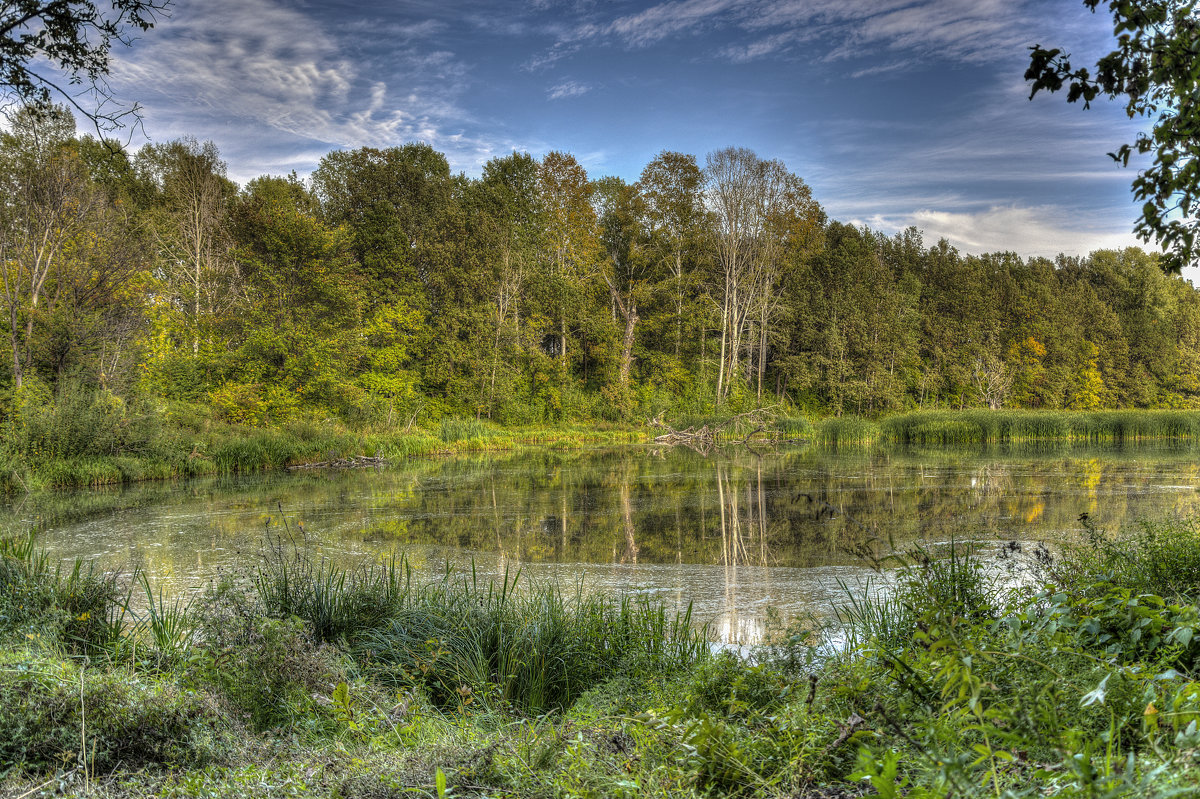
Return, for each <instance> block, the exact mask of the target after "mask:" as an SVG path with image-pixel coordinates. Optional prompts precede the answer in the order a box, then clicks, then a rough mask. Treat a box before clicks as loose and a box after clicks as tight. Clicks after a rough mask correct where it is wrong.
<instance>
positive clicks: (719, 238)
mask: <svg viewBox="0 0 1200 799" xmlns="http://www.w3.org/2000/svg"><path fill="white" fill-rule="evenodd" d="M704 178H705V183H706V191H705V200H706V202H707V203H708V206H709V210H710V212H711V214H712V223H713V231H712V233H713V237H714V244H715V250H716V259H717V263H718V265H719V266H720V269H721V280H722V284H721V365H720V369H719V371H718V375H717V402H718V403H720V401H721V400H722V399H723V398H724V397H725V395H726V394H728V392H729V383H730V381H732V379H733V377H734V376H735V375H736V373H737V369H738V361H739V358H740V355H741V348H742V345H743V343H744V342H745V341H747V340H748V335H747V334H748V333H749V332H750V331H749V330H748V328H749V327H750V326H751V323H752V322H757V323H758V325H759V333H760V335H759V339H758V342H757V344H758V347H757V348H756V349H757V351H758V357H759V364H760V368H759V370H758V393H759V397H760V398H761V396H762V376H763V371H762V368H761V365H762V364H763V363H764V359H765V356H766V346H767V338H766V335H767V328H768V325H769V324H770V322H771V318H772V316H773V314H774V312H775V310H776V305H777V303H776V298H775V296H774V295H775V289H776V287H777V286H778V284H779V281H780V278H781V272H782V269H783V268H784V265H785V263H786V260H787V259H786V258H785V256H787V255H789V254H791V255H795V254H797V253H798V252H802V251H804V250H807V249H808V248H810V247H811V246H812V245H813V244H815V243H816V242H817V241H819V237H820V226H821V224H822V223H823V222H824V217H823V213H822V211H821V207H820V206H819V205H818V204H817V203H816V202H815V201H814V200H813V199H812V194H811V192H810V191H809V189H808V186H806V185H805V184H804V181H802V180H800V178H798V177H796V176H795V175H793V174H791V173H790V172H788V171H787V167H785V166H784V165H783V163H782V162H780V161H764V160H762V159H761V158H759V157H758V156H757V155H755V154H754V153H753V152H752V151H750V150H747V149H745V148H740V147H737V148H735V147H727V148H725V149H724V150H719V151H717V152H714V153H709V154H708V157H707V159H706V163H705V167H704ZM750 363H751V361H750V356H749V355H748V356H747V361H746V364H747V370H748V369H749V365H750ZM727 377H728V380H727ZM749 377H750V375H749V372H748V371H747V379H749Z"/></svg>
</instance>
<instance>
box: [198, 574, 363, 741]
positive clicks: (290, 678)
mask: <svg viewBox="0 0 1200 799" xmlns="http://www.w3.org/2000/svg"><path fill="white" fill-rule="evenodd" d="M195 612H196V614H197V617H198V621H197V622H196V641H197V645H198V646H199V648H200V651H201V652H202V653H203V654H204V655H205V656H206V657H205V659H203V660H202V661H200V662H199V664H198V666H197V668H198V669H199V671H200V674H199V676H200V677H201V678H202V679H203V680H204V681H205V682H206V683H209V684H211V685H213V686H215V687H216V688H217V689H218V690H219V691H220V693H221V695H223V696H224V697H226V698H227V699H228V700H229V701H230V702H232V703H233V705H234V706H235V707H236V708H237V709H238V710H239V711H240V712H241V713H242V714H244V716H245V718H247V720H248V721H249V722H250V723H251V725H252V726H254V727H255V728H256V729H266V728H268V727H272V726H275V725H278V724H294V723H297V722H298V720H300V719H303V718H305V717H306V716H311V715H313V714H314V713H315V711H314V709H315V708H316V707H317V705H316V704H315V703H316V701H317V697H320V696H325V697H328V696H329V695H330V694H331V693H332V692H333V690H334V688H335V687H336V686H337V685H338V683H341V682H345V680H346V679H347V676H346V671H345V667H344V665H343V663H342V660H341V658H340V656H339V655H338V653H337V651H336V650H335V649H334V648H333V647H331V646H329V645H328V644H324V643H321V642H319V641H318V640H316V639H315V638H314V637H313V634H312V632H311V629H310V628H309V627H308V626H307V625H306V624H305V622H304V621H303V620H302V619H300V618H297V617H296V616H288V617H284V618H274V617H271V616H268V615H267V614H266V611H265V609H264V608H262V607H261V606H259V605H258V604H256V603H255V602H253V601H251V599H250V598H249V597H248V596H247V595H246V594H244V593H243V592H242V591H241V590H240V589H239V588H238V587H237V586H235V585H234V584H233V583H232V582H229V581H225V582H222V583H219V584H218V585H216V586H215V587H214V588H213V589H212V590H211V591H209V592H208V593H207V594H206V595H205V596H204V597H202V598H201V599H200V601H199V603H198V604H197V606H196V611H195ZM316 715H318V716H319V715H320V714H316Z"/></svg>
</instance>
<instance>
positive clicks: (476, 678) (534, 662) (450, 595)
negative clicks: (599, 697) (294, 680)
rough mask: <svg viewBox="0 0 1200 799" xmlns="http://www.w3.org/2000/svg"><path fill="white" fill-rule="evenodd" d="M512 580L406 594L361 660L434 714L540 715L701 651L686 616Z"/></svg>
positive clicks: (676, 666) (680, 663) (457, 582)
mask: <svg viewBox="0 0 1200 799" xmlns="http://www.w3.org/2000/svg"><path fill="white" fill-rule="evenodd" d="M518 582H519V577H518V576H513V577H511V578H510V577H509V576H508V575H505V577H504V578H503V579H502V580H501V581H500V582H499V583H492V582H490V581H489V582H488V583H487V584H485V585H481V584H480V583H479V582H478V581H477V580H476V579H475V578H474V576H473V575H472V576H461V577H456V576H455V575H452V574H450V575H447V576H446V577H445V578H444V579H442V580H441V581H439V582H437V583H435V584H431V585H426V586H424V587H422V588H421V589H420V590H418V591H414V592H412V593H410V594H407V595H405V597H404V601H403V603H402V605H401V606H400V608H399V612H398V613H397V615H396V617H395V618H394V619H392V620H391V622H390V623H389V624H387V625H386V626H383V627H380V628H377V629H374V630H371V631H370V632H368V633H366V634H364V635H363V636H362V638H361V640H360V642H359V653H360V654H359V657H360V660H362V661H363V662H365V663H369V664H370V668H371V669H372V672H373V674H375V675H376V677H377V678H378V679H379V680H381V681H382V682H383V683H384V684H388V685H396V686H407V685H418V686H421V687H422V688H424V689H425V690H427V691H428V692H429V694H430V696H431V697H432V699H433V700H434V702H435V703H436V704H437V705H439V706H440V707H446V708H456V707H464V706H466V705H469V704H471V703H478V704H481V705H483V706H486V707H491V708H495V707H498V706H510V707H515V708H517V709H519V710H520V711H522V712H527V713H544V712H546V711H551V710H563V709H565V708H567V707H569V706H570V705H571V703H572V702H574V701H575V700H576V699H577V698H578V697H579V696H580V695H582V694H583V693H584V692H586V691H587V690H589V689H591V688H593V687H595V686H596V685H597V684H599V683H601V682H603V681H605V680H607V679H610V678H612V677H613V676H615V675H619V674H630V673H670V672H672V671H676V670H686V669H688V668H689V667H690V666H691V665H692V664H693V663H695V662H696V661H697V660H698V659H699V658H700V657H701V656H702V655H703V653H704V652H705V650H706V645H705V643H704V639H703V637H702V635H701V634H700V633H697V632H696V631H694V630H692V629H691V624H690V617H689V616H688V615H687V614H685V615H684V616H682V617H679V618H674V619H673V618H669V617H668V615H667V613H666V611H665V610H664V609H663V608H662V606H656V605H652V604H650V603H649V602H646V601H641V600H635V599H631V598H628V597H625V598H622V599H620V600H610V599H607V598H604V597H597V596H592V595H587V594H584V593H583V592H582V591H579V590H576V591H575V592H573V593H571V594H567V593H564V592H563V591H562V590H561V589H560V588H558V587H557V586H554V585H550V584H546V585H534V586H526V587H522V588H519V587H518Z"/></svg>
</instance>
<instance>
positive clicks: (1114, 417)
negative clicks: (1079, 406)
mask: <svg viewBox="0 0 1200 799" xmlns="http://www.w3.org/2000/svg"><path fill="white" fill-rule="evenodd" d="M880 433H881V437H882V438H883V439H884V440H886V441H890V442H893V443H897V444H918V445H929V444H935V445H936V444H948V445H953V444H998V443H1007V442H1018V441H1070V442H1091V443H1125V442H1130V441H1146V440H1186V441H1197V440H1200V411H1176V410H1161V411H1158V410H1121V411H1031V410H997V411H991V410H982V409H981V410H966V411H917V412H914V413H906V414H902V415H899V416H893V417H890V418H888V419H885V420H883V422H881V423H880Z"/></svg>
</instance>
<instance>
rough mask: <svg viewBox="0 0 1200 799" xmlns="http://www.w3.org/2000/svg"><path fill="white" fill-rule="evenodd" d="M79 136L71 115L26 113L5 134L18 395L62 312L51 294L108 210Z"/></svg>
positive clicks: (2, 247) (7, 257)
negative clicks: (43, 326)
mask: <svg viewBox="0 0 1200 799" xmlns="http://www.w3.org/2000/svg"><path fill="white" fill-rule="evenodd" d="M74 132H75V121H74V120H73V119H72V118H71V115H70V114H69V113H67V112H66V111H65V110H63V109H61V108H37V107H26V108H22V109H20V110H19V111H18V112H17V113H16V114H14V116H13V118H12V129H11V131H10V132H8V133H4V134H2V135H0V278H2V283H3V286H2V287H3V291H4V306H5V311H6V316H7V319H6V322H7V323H8V325H7V326H8V338H9V347H10V350H11V355H12V375H13V384H14V385H15V386H16V387H17V388H20V387H21V385H22V383H23V382H24V381H25V378H26V376H27V374H28V372H29V369H30V366H31V362H32V359H33V341H34V330H35V327H36V326H37V324H38V322H39V320H40V319H44V318H46V317H48V316H49V315H50V314H52V313H53V312H54V306H55V300H56V295H55V294H54V293H53V292H48V291H47V289H48V288H49V287H50V286H52V285H54V282H55V281H54V278H55V277H56V275H57V274H58V273H59V272H60V271H61V270H62V269H63V268H64V262H65V261H66V260H67V259H68V258H69V257H70V255H71V248H72V245H73V243H77V242H78V241H79V239H80V238H81V237H82V236H83V235H84V234H85V232H86V231H87V229H88V226H89V223H90V221H91V219H92V218H93V217H94V216H95V215H96V214H97V212H98V211H99V210H100V209H101V207H102V206H103V204H104V198H103V196H102V194H101V192H99V191H98V190H97V189H96V188H95V187H93V186H92V185H91V182H90V181H89V180H88V177H87V174H86V171H85V169H84V167H83V164H82V162H81V161H80V160H79V157H78V154H77V152H76V151H75V149H74V147H73V135H74Z"/></svg>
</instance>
